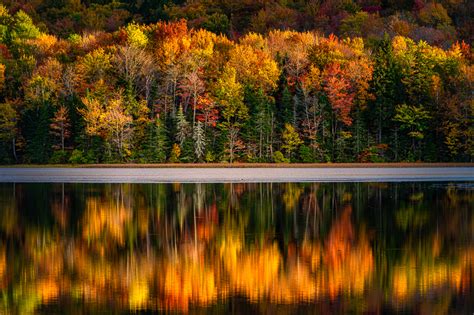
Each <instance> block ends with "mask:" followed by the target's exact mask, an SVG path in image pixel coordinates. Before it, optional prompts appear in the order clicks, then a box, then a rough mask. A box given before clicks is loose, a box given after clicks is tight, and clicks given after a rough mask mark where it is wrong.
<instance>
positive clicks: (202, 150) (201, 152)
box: [193, 121, 206, 160]
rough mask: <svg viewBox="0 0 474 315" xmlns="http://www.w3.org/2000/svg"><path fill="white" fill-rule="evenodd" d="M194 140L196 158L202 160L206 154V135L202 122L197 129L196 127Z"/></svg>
mask: <svg viewBox="0 0 474 315" xmlns="http://www.w3.org/2000/svg"><path fill="white" fill-rule="evenodd" d="M193 139H194V153H195V154H196V158H197V159H198V160H202V158H203V157H204V156H205V154H206V135H205V133H204V127H203V124H202V122H200V121H198V122H197V124H196V127H194V134H193Z"/></svg>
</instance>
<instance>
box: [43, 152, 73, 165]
mask: <svg viewBox="0 0 474 315" xmlns="http://www.w3.org/2000/svg"><path fill="white" fill-rule="evenodd" d="M71 158H72V157H71ZM70 160H71V159H70V157H69V152H68V151H63V150H59V151H54V152H53V155H51V158H50V159H49V162H48V163H50V164H64V163H67V162H69V161H70ZM75 164H77V163H75Z"/></svg>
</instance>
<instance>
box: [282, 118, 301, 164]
mask: <svg viewBox="0 0 474 315" xmlns="http://www.w3.org/2000/svg"><path fill="white" fill-rule="evenodd" d="M282 140H283V145H282V146H281V148H282V149H283V150H285V152H286V156H287V157H288V158H290V159H291V156H292V153H293V152H294V151H295V150H296V149H298V147H299V146H300V145H301V144H303V141H302V140H301V139H300V136H299V135H298V133H297V132H296V130H295V128H294V127H293V126H292V125H290V124H286V125H285V130H284V131H283V134H282Z"/></svg>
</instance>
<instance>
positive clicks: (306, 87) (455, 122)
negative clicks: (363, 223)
mask: <svg viewBox="0 0 474 315" xmlns="http://www.w3.org/2000/svg"><path fill="white" fill-rule="evenodd" d="M2 3H3V4H2V5H0V143H1V144H0V163H1V164H13V163H24V164H28V163H35V164H46V163H51V164H58V163H62V164H67V163H72V164H88V163H164V162H169V163H195V162H206V163H219V162H226V163H233V162H249V163H252V162H261V163H266V162H275V163H289V162H303V163H311V162H415V161H426V162H450V161H458V162H472V161H473V159H474V121H473V120H474V100H473V97H472V95H473V94H472V91H473V82H474V66H473V51H472V48H471V43H472V34H473V32H472V29H473V27H472V25H473V23H472V16H471V15H472V12H474V8H472V6H473V4H472V2H470V1H461V0H450V1H431V2H424V1H422V0H416V1H408V0H404V1H391V0H387V1H378V0H374V1H369V0H367V1H366V0H362V1H351V0H328V1H302V0H301V1H268V0H265V1H245V0H242V1H227V0H219V1H217V0H197V1H162V0H148V1H147V0H144V1H128V2H118V1H79V0H63V1H49V0H42V1H41V0H37V1H11V0H6V1H2Z"/></svg>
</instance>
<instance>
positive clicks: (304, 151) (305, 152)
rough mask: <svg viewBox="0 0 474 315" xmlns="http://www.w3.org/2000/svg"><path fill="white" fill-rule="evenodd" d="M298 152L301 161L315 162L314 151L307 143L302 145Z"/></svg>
mask: <svg viewBox="0 0 474 315" xmlns="http://www.w3.org/2000/svg"><path fill="white" fill-rule="evenodd" d="M298 154H299V157H300V161H301V162H303V163H313V162H315V159H314V156H313V151H312V150H311V148H310V147H308V146H306V145H301V146H300V148H299V150H298Z"/></svg>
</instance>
